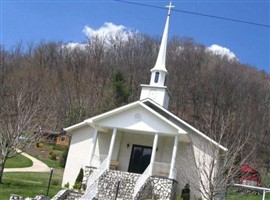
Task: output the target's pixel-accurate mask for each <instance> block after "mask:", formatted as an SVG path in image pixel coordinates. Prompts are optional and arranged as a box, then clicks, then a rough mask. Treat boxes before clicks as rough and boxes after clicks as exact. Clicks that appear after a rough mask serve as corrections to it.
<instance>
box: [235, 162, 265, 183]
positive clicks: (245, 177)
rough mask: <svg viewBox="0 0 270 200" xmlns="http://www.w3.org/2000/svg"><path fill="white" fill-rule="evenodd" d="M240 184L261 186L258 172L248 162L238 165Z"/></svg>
mask: <svg viewBox="0 0 270 200" xmlns="http://www.w3.org/2000/svg"><path fill="white" fill-rule="evenodd" d="M240 174H241V175H240V184H244V185H250V186H257V187H262V186H263V183H262V180H261V176H260V172H259V171H258V170H256V169H254V168H252V167H250V165H249V164H247V163H244V164H243V165H242V166H241V167H240Z"/></svg>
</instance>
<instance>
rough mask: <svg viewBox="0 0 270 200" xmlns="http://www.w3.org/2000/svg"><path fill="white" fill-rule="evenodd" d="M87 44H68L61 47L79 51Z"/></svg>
mask: <svg viewBox="0 0 270 200" xmlns="http://www.w3.org/2000/svg"><path fill="white" fill-rule="evenodd" d="M87 45H88V44H81V43H76V42H69V43H67V44H64V45H63V46H62V47H63V48H66V49H69V50H73V49H76V48H78V49H80V50H85V49H86V47H87Z"/></svg>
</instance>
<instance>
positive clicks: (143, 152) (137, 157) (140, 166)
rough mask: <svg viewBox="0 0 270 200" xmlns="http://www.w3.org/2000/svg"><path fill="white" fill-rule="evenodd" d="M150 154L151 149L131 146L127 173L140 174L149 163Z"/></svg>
mask: <svg viewBox="0 0 270 200" xmlns="http://www.w3.org/2000/svg"><path fill="white" fill-rule="evenodd" d="M151 154H152V147H147V146H139V145H133V146H132V151H131V156H130V161H129V168H128V171H129V172H133V173H138V174H142V173H143V172H144V170H145V169H146V168H147V166H148V165H149V163H150V159H151Z"/></svg>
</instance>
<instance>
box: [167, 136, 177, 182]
mask: <svg viewBox="0 0 270 200" xmlns="http://www.w3.org/2000/svg"><path fill="white" fill-rule="evenodd" d="M178 143H179V135H176V136H175V138H174V145H173V152H172V160H171V169H170V174H169V178H171V179H173V178H175V177H174V176H173V171H174V168H175V160H176V155H177V149H178Z"/></svg>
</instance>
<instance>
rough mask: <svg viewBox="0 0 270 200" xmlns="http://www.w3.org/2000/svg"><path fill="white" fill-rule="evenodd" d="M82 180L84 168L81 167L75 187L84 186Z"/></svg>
mask: <svg viewBox="0 0 270 200" xmlns="http://www.w3.org/2000/svg"><path fill="white" fill-rule="evenodd" d="M82 180H83V169H82V168H81V169H80V172H79V174H78V176H77V178H76V181H75V184H74V186H73V188H74V189H78V190H79V189H81V187H82Z"/></svg>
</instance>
